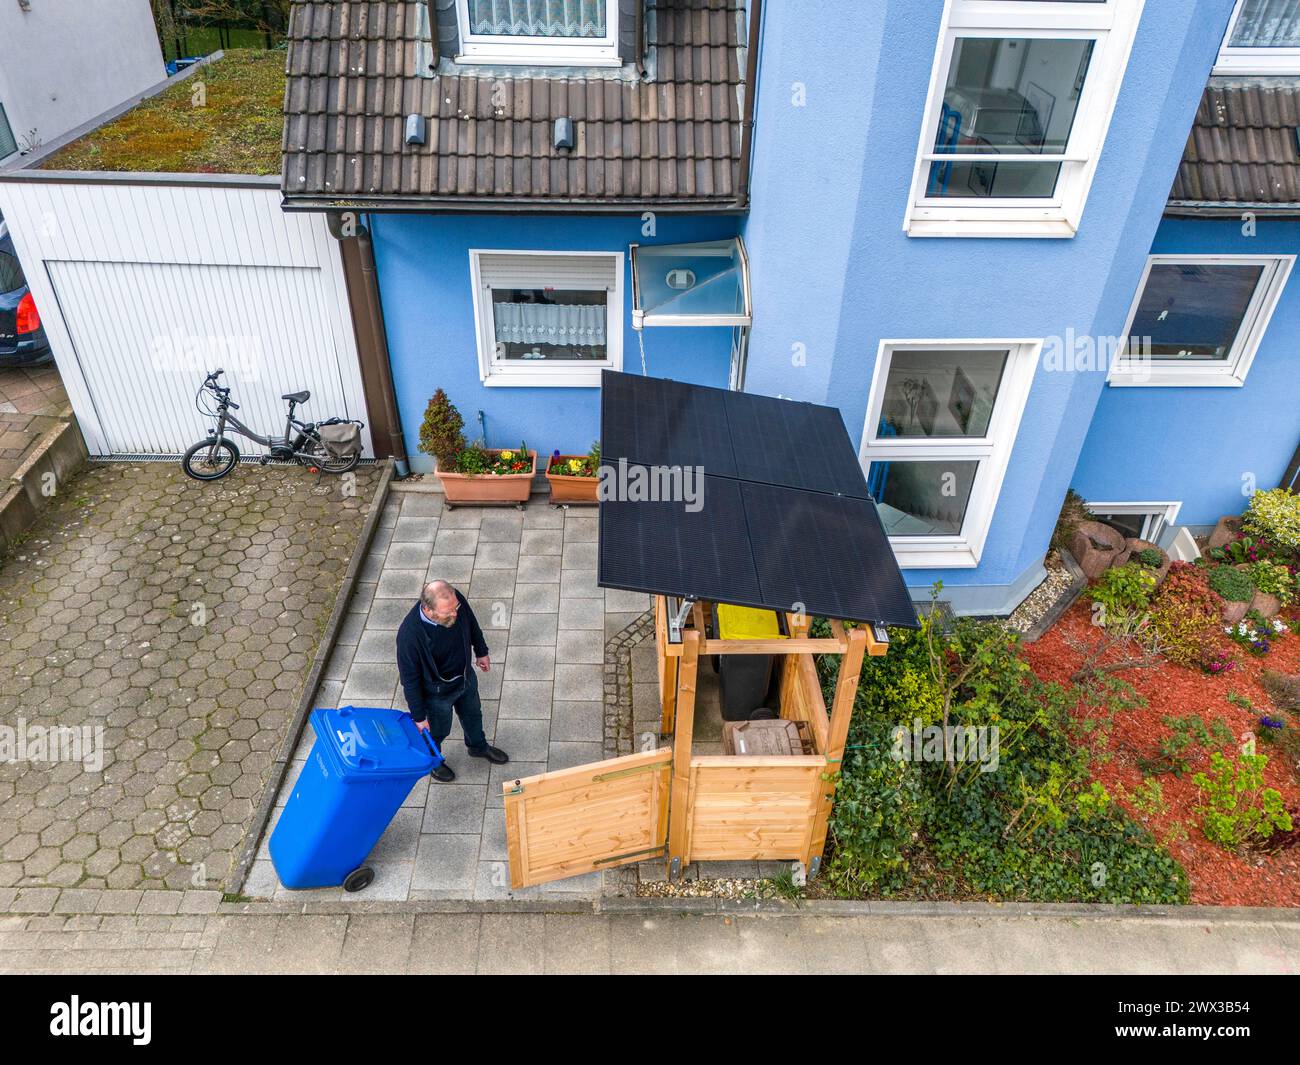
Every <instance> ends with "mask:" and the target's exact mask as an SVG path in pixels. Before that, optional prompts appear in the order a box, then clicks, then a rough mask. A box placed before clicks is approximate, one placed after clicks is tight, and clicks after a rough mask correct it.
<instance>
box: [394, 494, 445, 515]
mask: <svg viewBox="0 0 1300 1065" xmlns="http://www.w3.org/2000/svg"><path fill="white" fill-rule="evenodd" d="M401 505H402V517H404V518H436V517H438V516H439V515H440V514H442V496H441V495H438V494H436V493H434V492H403V493H402V495H401Z"/></svg>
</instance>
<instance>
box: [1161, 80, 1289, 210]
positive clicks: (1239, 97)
mask: <svg viewBox="0 0 1300 1065" xmlns="http://www.w3.org/2000/svg"><path fill="white" fill-rule="evenodd" d="M1297 130H1300V78H1293V77H1285V78H1284V77H1267V78H1265V77H1234V78H1226V77H1214V78H1211V79H1210V82H1209V85H1208V86H1207V87H1206V89H1205V93H1204V95H1203V96H1202V97H1201V105H1200V107H1199V108H1197V111H1196V120H1195V122H1194V123H1193V124H1192V132H1191V134H1190V136H1189V137H1188V138H1187V148H1186V150H1185V151H1184V152H1183V161H1182V163H1181V164H1180V166H1179V168H1178V177H1177V178H1176V179H1175V180H1174V187H1173V189H1172V191H1171V192H1170V194H1169V199H1170V206H1171V207H1178V206H1186V207H1191V208H1197V207H1201V206H1214V205H1217V206H1223V207H1233V206H1241V207H1262V208H1279V207H1280V208H1286V207H1300V141H1297V137H1300V133H1297Z"/></svg>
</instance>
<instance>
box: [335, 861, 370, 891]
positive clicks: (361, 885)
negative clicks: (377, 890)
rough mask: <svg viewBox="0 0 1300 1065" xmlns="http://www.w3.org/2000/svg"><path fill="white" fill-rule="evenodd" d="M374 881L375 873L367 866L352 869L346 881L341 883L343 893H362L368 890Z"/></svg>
mask: <svg viewBox="0 0 1300 1065" xmlns="http://www.w3.org/2000/svg"><path fill="white" fill-rule="evenodd" d="M374 879H375V871H374V870H373V869H371V868H370V866H368V865H363V866H362V867H361V868H360V869H353V870H352V872H350V873H348V876H347V879H346V880H344V881H343V890H344V891H362V890H364V889H365V888H368V887H369V886H370V885H371V883H372V882H373V881H374Z"/></svg>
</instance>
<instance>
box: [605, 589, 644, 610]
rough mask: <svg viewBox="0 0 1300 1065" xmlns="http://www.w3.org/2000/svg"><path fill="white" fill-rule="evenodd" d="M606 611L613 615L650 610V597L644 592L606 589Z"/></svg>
mask: <svg viewBox="0 0 1300 1065" xmlns="http://www.w3.org/2000/svg"><path fill="white" fill-rule="evenodd" d="M605 609H606V610H607V611H608V612H609V613H611V614H619V613H628V612H632V611H635V612H636V613H638V614H639V613H641V612H642V611H645V610H649V609H650V597H649V596H648V595H646V594H645V593H644V592H625V591H622V590H621V589H618V588H606V589H605Z"/></svg>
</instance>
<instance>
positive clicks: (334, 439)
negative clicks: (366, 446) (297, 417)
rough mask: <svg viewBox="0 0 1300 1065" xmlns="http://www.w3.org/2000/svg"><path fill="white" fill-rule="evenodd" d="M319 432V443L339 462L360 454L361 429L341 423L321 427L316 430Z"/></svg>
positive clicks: (347, 423)
mask: <svg viewBox="0 0 1300 1065" xmlns="http://www.w3.org/2000/svg"><path fill="white" fill-rule="evenodd" d="M318 431H319V432H320V439H321V443H323V444H324V445H325V447H326V449H327V450H328V451H329V453H330V454H331V455H333V456H334V457H335V458H336V459H339V460H340V461H344V460H347V459H350V458H351V457H352V456H353V455H359V454H361V428H360V427H359V426H357V425H355V424H352V423H350V422H342V423H340V424H338V425H322V426H321V427H320V429H319V430H318Z"/></svg>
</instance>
